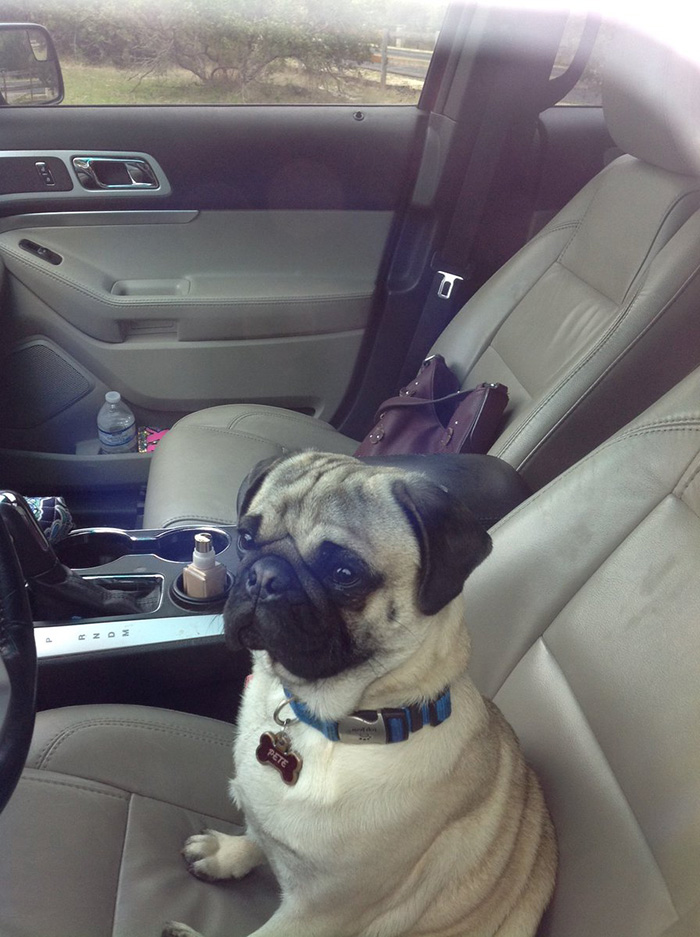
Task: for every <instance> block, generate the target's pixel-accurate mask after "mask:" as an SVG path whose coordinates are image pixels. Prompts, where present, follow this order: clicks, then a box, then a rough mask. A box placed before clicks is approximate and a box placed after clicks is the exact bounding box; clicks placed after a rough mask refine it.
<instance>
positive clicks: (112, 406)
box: [97, 390, 136, 454]
mask: <svg viewBox="0 0 700 937" xmlns="http://www.w3.org/2000/svg"><path fill="white" fill-rule="evenodd" d="M97 435H98V436H99V437H100V452H105V453H110V454H111V453H115V452H134V451H135V450H136V418H135V417H134V414H133V413H132V412H131V410H130V409H129V407H127V405H126V404H125V403H124V401H123V400H122V397H121V394H120V393H119V392H118V391H116V390H110V391H107V393H106V394H105V402H104V403H103V404H102V406H101V407H100V412H99V413H98V414H97Z"/></svg>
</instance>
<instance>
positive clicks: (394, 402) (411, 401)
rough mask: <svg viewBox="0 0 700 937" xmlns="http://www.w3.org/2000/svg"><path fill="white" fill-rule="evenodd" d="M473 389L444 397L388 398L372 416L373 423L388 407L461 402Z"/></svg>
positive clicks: (404, 396) (406, 395) (402, 396)
mask: <svg viewBox="0 0 700 937" xmlns="http://www.w3.org/2000/svg"><path fill="white" fill-rule="evenodd" d="M473 390H475V388H471V389H470V390H457V391H455V392H454V393H453V394H445V396H444V397H410V396H409V395H408V394H402V395H401V396H400V397H389V399H388V400H385V401H384V403H383V404H382V405H381V407H380V408H379V409H378V410H377V412H376V413H375V414H374V419H375V421H376V420H378V419H380V418H381V416H382V414H383V413H384V411H385V410H388V409H389V408H390V407H425V406H428V404H436V403H444V401H446V400H461V399H462V398H464V397H468V396H469V394H471V393H472V391H473Z"/></svg>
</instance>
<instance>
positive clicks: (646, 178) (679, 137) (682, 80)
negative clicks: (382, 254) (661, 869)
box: [144, 28, 700, 528]
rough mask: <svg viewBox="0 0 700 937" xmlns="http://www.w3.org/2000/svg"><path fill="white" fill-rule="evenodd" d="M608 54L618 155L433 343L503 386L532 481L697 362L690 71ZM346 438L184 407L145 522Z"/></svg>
mask: <svg viewBox="0 0 700 937" xmlns="http://www.w3.org/2000/svg"><path fill="white" fill-rule="evenodd" d="M609 61H610V66H609V67H608V69H607V73H606V75H605V80H604V96H603V108H604V113H605V117H606V121H607V125H608V128H609V131H610V133H611V135H612V137H613V139H614V140H615V141H616V142H617V144H618V145H619V147H620V148H621V149H623V150H624V151H625V152H626V155H624V156H621V157H620V158H619V159H617V160H615V161H614V162H612V163H611V164H610V165H608V166H607V167H606V168H605V169H604V170H603V171H602V172H601V173H599V174H598V176H596V177H595V178H594V179H593V180H592V181H591V182H590V183H588V185H586V186H585V188H584V189H583V190H582V191H581V192H580V193H579V194H578V195H577V196H576V197H575V198H574V199H573V200H572V201H571V202H570V203H569V204H568V205H567V206H566V207H565V208H564V209H563V210H562V211H561V212H559V214H558V215H557V216H556V217H555V218H554V219H553V220H552V221H551V222H550V224H548V225H547V227H546V228H544V229H543V231H542V232H541V233H540V234H538V235H537V236H536V237H535V238H534V239H533V240H531V241H530V242H529V243H528V244H526V245H525V246H524V247H523V248H522V249H521V250H520V251H519V253H517V254H516V255H515V257H513V258H512V259H511V260H510V261H509V262H508V263H507V264H506V265H505V266H504V267H503V268H502V269H501V270H500V271H499V272H498V273H497V274H496V275H495V276H494V277H492V279H491V280H490V281H489V282H488V283H486V284H485V285H484V286H483V287H482V289H481V290H479V292H478V293H476V294H475V296H474V297H473V298H472V299H471V300H470V301H469V302H468V303H467V304H466V306H465V307H464V308H463V309H462V310H461V311H460V313H459V314H458V315H457V316H456V318H455V319H454V320H453V321H452V322H451V324H450V325H449V326H448V327H447V328H446V329H445V331H444V332H443V334H442V335H441V336H440V338H439V339H438V340H437V342H436V343H435V345H434V347H433V349H432V351H433V352H437V353H441V354H443V355H444V357H445V358H446V360H447V363H448V364H449V365H450V366H451V367H452V368H453V369H454V371H455V372H456V373H457V374H458V375H459V378H460V380H461V382H462V386H463V387H471V386H474V385H476V384H478V383H480V382H481V381H501V382H502V383H504V384H507V385H508V387H509V389H510V397H511V400H510V405H509V409H508V411H507V415H506V416H507V418H506V422H505V425H504V426H503V429H502V432H501V433H500V436H499V437H498V439H497V440H496V442H495V444H494V445H493V447H492V448H491V450H490V453H491V454H492V455H496V456H499V457H500V458H502V459H504V460H506V461H507V462H509V463H510V464H511V465H513V466H514V467H515V468H517V469H518V470H519V471H520V472H521V473H522V475H523V476H524V477H525V479H526V480H527V481H528V482H529V484H530V485H531V486H532V488H533V489H537V488H540V487H541V486H542V485H543V484H545V483H546V482H547V481H549V480H550V479H552V478H553V477H555V476H556V475H557V474H559V473H560V472H562V471H563V470H564V469H566V468H567V467H568V466H570V465H571V464H573V463H574V462H575V461H576V460H577V459H579V458H581V457H582V456H583V455H585V454H586V453H587V452H590V451H591V450H592V449H593V448H594V447H595V446H596V445H597V444H599V443H600V442H602V441H603V440H604V439H606V438H608V437H609V436H610V435H611V434H612V433H613V432H614V431H615V430H616V429H618V428H619V427H620V426H622V425H624V424H625V423H626V422H627V421H628V420H629V419H631V418H632V417H634V416H635V415H636V414H637V413H639V412H640V411H641V410H643V409H644V407H646V406H648V405H649V404H651V403H652V402H653V401H654V400H656V399H658V397H659V396H660V395H661V394H662V393H664V392H665V391H666V390H667V389H668V388H669V387H671V386H673V384H674V383H675V382H676V381H678V380H679V379H680V378H681V377H683V376H684V375H685V374H687V373H688V371H690V370H691V369H692V368H693V367H695V365H696V364H697V363H698V362H700V316H699V315H698V309H700V279H699V278H698V276H697V274H698V265H699V262H700V212H699V211H698V208H699V206H700V144H699V143H698V141H697V136H696V134H695V127H696V126H698V124H700V73H699V71H698V69H697V68H696V67H695V66H694V65H693V64H691V63H690V62H688V61H686V60H684V59H682V58H680V57H679V56H677V55H676V54H674V53H673V52H672V51H671V50H670V49H668V48H666V47H662V46H660V45H657V44H656V43H654V42H653V41H652V40H650V39H647V38H643V37H642V36H640V35H638V34H636V33H631V32H629V31H627V30H624V29H622V28H620V29H619V32H618V35H617V36H616V37H615V39H614V40H613V41H612V42H611V43H610V51H609ZM368 429H369V427H368ZM356 446H357V443H356V441H355V440H352V439H349V438H348V437H346V436H343V435H342V434H340V433H339V432H337V431H336V430H335V429H334V428H333V427H332V426H330V425H329V424H328V423H324V422H322V421H320V420H317V419H314V418H313V417H308V416H303V415H301V414H298V413H294V412H291V411H287V410H282V409H280V408H276V407H266V406H255V405H247V404H238V405H236V404H233V405H227V406H220V407H214V408H211V409H207V410H203V411H200V412H197V413H192V414H189V415H188V416H186V417H185V418H184V419H182V420H180V421H179V422H178V423H177V424H176V426H175V427H174V428H173V429H172V430H171V432H170V433H169V434H168V435H167V436H166V437H165V439H164V440H163V441H162V442H161V444H160V445H159V447H158V449H157V451H156V453H155V454H154V458H153V463H152V466H151V472H150V477H149V483H148V491H147V497H146V504H145V513H144V526H145V527H154V528H158V527H176V526H183V525H187V524H189V523H197V522H212V523H223V524H231V523H234V522H235V520H236V513H235V501H236V492H237V490H238V487H239V485H240V483H241V481H242V480H243V478H244V477H245V476H246V474H247V473H248V471H249V470H250V469H251V468H252V466H253V465H255V463H256V462H257V461H258V460H260V459H263V458H268V457H270V456H275V455H279V454H282V453H283V452H285V451H288V450H290V449H297V448H316V449H322V450H327V451H333V452H343V453H352V452H353V451H354V450H355V448H356ZM201 453H205V458H202V457H201Z"/></svg>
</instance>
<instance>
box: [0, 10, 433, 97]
mask: <svg viewBox="0 0 700 937" xmlns="http://www.w3.org/2000/svg"><path fill="white" fill-rule="evenodd" d="M4 6H5V7H6V9H5V10H4V11H3V14H2V17H3V19H5V20H6V21H8V22H10V21H24V22H36V23H41V24H42V25H44V26H46V27H47V28H48V29H49V31H50V32H51V34H52V36H53V38H54V41H55V44H56V48H57V51H58V54H59V57H60V60H61V65H62V68H63V73H64V80H65V98H64V102H63V103H64V105H76V104H78V105H79V104H322V103H343V104H352V103H357V104H385V103H386V104H403V103H405V104H415V103H417V101H418V98H419V96H420V92H421V89H422V87H423V82H424V80H425V75H426V72H427V69H428V65H429V62H430V57H431V54H432V51H433V48H434V46H435V41H436V38H437V35H438V31H439V29H440V24H441V22H442V19H443V16H444V13H445V9H446V7H447V0H383V2H382V0H93V2H92V3H90V11H89V15H86V12H85V8H84V6H83V5H82V4H79V3H76V2H73V0H60V2H59V0H52V2H47V0H34V2H32V0H28V2H17V3H12V2H10V3H8V4H5V5H4ZM8 7H13V8H14V9H13V10H12V12H13V13H14V15H8V13H9V12H10V11H9V10H8V9H7V8H8Z"/></svg>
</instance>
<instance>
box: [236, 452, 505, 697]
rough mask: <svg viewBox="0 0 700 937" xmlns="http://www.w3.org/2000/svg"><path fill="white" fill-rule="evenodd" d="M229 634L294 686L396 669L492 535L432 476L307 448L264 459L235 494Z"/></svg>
mask: <svg viewBox="0 0 700 937" xmlns="http://www.w3.org/2000/svg"><path fill="white" fill-rule="evenodd" d="M238 514H239V527H238V552H239V555H240V566H239V568H238V571H237V573H236V579H235V583H234V587H233V589H232V591H231V594H230V596H229V599H228V601H227V603H226V608H225V610H224V622H225V631H226V636H227V640H228V641H229V643H231V644H233V645H234V646H241V645H242V646H244V647H246V648H249V649H251V650H257V651H265V652H266V653H267V655H269V660H270V662H271V666H272V667H273V669H274V670H275V672H276V673H277V674H278V676H279V677H280V679H282V680H283V681H286V682H287V683H290V682H291V683H292V684H293V685H297V686H298V685H299V682H300V681H302V682H314V681H319V680H323V679H324V678H332V677H335V676H337V675H340V674H343V673H346V672H348V671H352V670H357V669H360V668H361V667H362V665H367V666H368V667H369V668H370V670H371V671H372V672H374V673H379V672H381V671H383V672H386V671H387V670H389V669H390V668H391V667H393V666H396V663H397V661H400V659H401V657H402V655H406V654H407V653H409V652H410V649H411V648H412V647H413V645H414V644H415V643H416V641H420V636H421V634H423V633H424V632H425V630H426V629H428V628H430V627H431V626H433V625H434V626H435V627H439V621H437V619H438V618H439V617H440V613H441V612H443V610H445V609H446V608H447V607H448V606H449V605H450V603H452V602H453V601H454V600H455V598H456V597H457V596H458V595H460V593H461V590H462V585H463V583H464V581H465V579H466V578H467V576H468V575H469V574H470V573H471V572H472V570H473V569H474V568H475V567H476V566H477V565H478V564H479V563H481V561H482V560H483V559H485V557H486V556H487V555H488V553H489V551H490V549H491V540H490V537H489V536H488V534H487V533H486V531H485V530H484V528H483V527H481V525H480V524H479V523H477V521H476V520H475V519H474V517H473V515H472V514H471V513H470V511H469V510H468V509H467V508H466V507H464V506H462V504H460V502H459V500H457V499H455V498H454V497H451V496H450V494H449V492H448V491H447V490H446V489H445V488H444V487H441V486H440V485H438V484H435V483H433V482H431V481H430V480H429V478H427V477H426V476H425V475H424V474H421V473H418V472H415V471H406V470H403V469H401V468H396V467H393V466H384V465H383V466H379V465H372V464H371V463H364V462H361V461H359V460H357V459H355V458H353V457H351V456H343V455H335V454H327V453H319V452H300V453H296V454H294V455H291V456H286V457H283V458H280V459H275V460H268V461H266V462H262V463H260V464H259V465H257V466H256V468H255V469H254V470H253V471H252V472H251V474H250V475H249V476H248V478H247V479H246V481H245V482H244V484H243V486H242V488H241V491H240V493H239V499H238Z"/></svg>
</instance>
